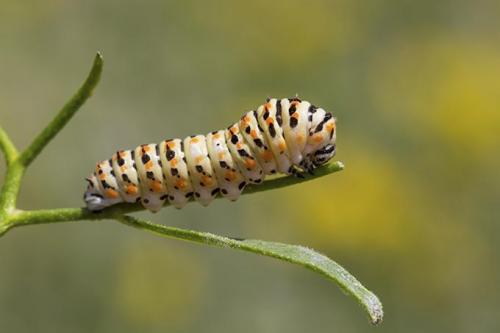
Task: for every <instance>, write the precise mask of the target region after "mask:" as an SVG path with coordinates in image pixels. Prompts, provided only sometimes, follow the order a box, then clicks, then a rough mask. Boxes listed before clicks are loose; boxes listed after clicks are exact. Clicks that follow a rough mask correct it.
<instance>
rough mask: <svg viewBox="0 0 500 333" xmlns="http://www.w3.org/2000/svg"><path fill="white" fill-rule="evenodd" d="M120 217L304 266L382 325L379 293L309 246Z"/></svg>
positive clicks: (144, 226)
mask: <svg viewBox="0 0 500 333" xmlns="http://www.w3.org/2000/svg"><path fill="white" fill-rule="evenodd" d="M116 219H117V220H118V221H119V222H121V223H123V224H126V225H128V226H132V227H134V228H138V229H142V230H146V231H149V232H152V233H155V234H157V235H160V236H164V237H171V238H177V239H182V240H186V241H191V242H196V243H201V244H206V245H212V246H217V247H223V248H233V249H237V250H243V251H248V252H252V253H256V254H260V255H264V256H268V257H272V258H277V259H280V260H284V261H288V262H291V263H294V264H297V265H301V266H303V267H306V268H308V269H310V270H312V271H314V272H317V273H320V274H322V275H324V276H326V277H327V278H329V279H330V280H333V281H334V282H335V283H337V284H338V285H339V286H340V288H342V289H343V290H344V291H345V292H346V293H347V294H348V295H351V296H353V297H354V298H355V299H356V300H357V301H358V302H359V303H360V304H361V305H362V306H363V308H364V309H365V310H366V312H367V313H368V315H369V317H370V320H371V322H372V323H373V324H379V323H380V322H381V321H382V317H383V315H384V313H383V309H382V304H381V303H380V301H379V299H378V298H377V296H375V294H373V293H372V292H371V291H369V290H368V289H366V288H365V287H364V286H363V285H362V284H361V283H360V282H359V281H358V280H357V279H356V278H355V277H354V276H352V275H351V274H350V273H349V272H348V271H347V270H346V269H344V268H343V267H342V266H340V265H339V264H337V263H336V262H335V261H333V260H331V259H330V258H328V257H326V256H325V255H322V254H320V253H318V252H315V251H313V250H311V249H309V248H306V247H303V246H298V245H288V244H282V243H274V242H266V241H262V240H250V239H248V240H237V239H232V238H228V237H223V236H218V235H214V234H211V233H207V232H200V231H193V230H185V229H179V228H173V227H167V226H163V225H158V224H154V223H151V222H149V221H146V220H143V219H139V218H135V217H132V216H127V215H123V216H117V217H116Z"/></svg>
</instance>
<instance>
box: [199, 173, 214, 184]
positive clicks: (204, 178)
mask: <svg viewBox="0 0 500 333" xmlns="http://www.w3.org/2000/svg"><path fill="white" fill-rule="evenodd" d="M201 181H202V182H203V184H205V186H212V185H213V181H212V178H211V177H210V176H206V175H203V176H201Z"/></svg>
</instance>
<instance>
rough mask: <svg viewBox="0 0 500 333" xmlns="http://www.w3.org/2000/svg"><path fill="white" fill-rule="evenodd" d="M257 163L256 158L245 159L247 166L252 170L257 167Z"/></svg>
mask: <svg viewBox="0 0 500 333" xmlns="http://www.w3.org/2000/svg"><path fill="white" fill-rule="evenodd" d="M256 165H257V163H256V162H255V160H253V159H251V158H247V159H246V160H245V166H246V167H247V168H248V169H250V170H253V169H255V166H256Z"/></svg>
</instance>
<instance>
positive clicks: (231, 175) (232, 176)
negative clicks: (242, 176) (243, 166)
mask: <svg viewBox="0 0 500 333" xmlns="http://www.w3.org/2000/svg"><path fill="white" fill-rule="evenodd" d="M224 178H227V179H229V181H233V180H235V179H236V172H234V171H231V170H228V171H226V173H225V174H224Z"/></svg>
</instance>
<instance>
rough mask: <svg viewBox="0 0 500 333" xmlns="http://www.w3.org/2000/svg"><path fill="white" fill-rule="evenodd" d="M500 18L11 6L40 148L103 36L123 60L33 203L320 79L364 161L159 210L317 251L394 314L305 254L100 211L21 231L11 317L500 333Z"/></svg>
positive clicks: (12, 107) (201, 226)
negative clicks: (193, 237)
mask: <svg viewBox="0 0 500 333" xmlns="http://www.w3.org/2000/svg"><path fill="white" fill-rule="evenodd" d="M499 14H500V3H499V2H498V1H451V0H445V1H430V0H423V1H400V0H386V1H350V0H349V1H348V0H338V1H327V0H323V1H316V0H308V1H299V0H287V1H264V0H254V1H229V0H225V1H213V2H209V1H131V0H120V1H116V0H115V1H98V0H86V1H79V2H77V1H63V0H51V1H14V0H11V1H9V0H2V1H0V123H1V124H2V126H3V127H4V128H5V129H6V130H7V131H8V132H9V133H10V134H11V136H12V137H13V139H14V141H15V142H16V143H17V144H18V145H19V146H20V147H23V146H25V145H26V144H27V143H28V142H29V141H30V140H31V138H32V137H33V136H34V135H35V134H36V133H37V132H38V131H39V130H40V129H41V128H42V127H43V126H45V124H46V123H47V122H48V121H49V120H50V119H51V118H52V117H53V116H54V114H55V112H56V110H57V109H58V108H59V107H60V106H61V105H62V104H63V102H64V101H65V100H66V99H67V98H68V97H69V96H71V94H72V93H73V92H74V91H75V89H76V88H77V87H78V86H79V85H80V83H81V82H82V80H83V78H84V77H85V75H86V74H87V71H88V69H89V67H90V63H91V61H92V58H93V56H94V53H95V51H96V50H100V51H102V53H103V55H104V59H105V70H104V74H103V78H102V81H101V84H100V85H99V87H98V89H97V91H96V92H95V94H94V96H93V98H92V99H91V100H90V101H89V102H88V103H87V104H86V105H85V106H84V108H83V109H82V110H81V111H80V112H79V113H78V114H77V115H76V117H75V118H74V120H73V121H72V122H71V123H70V124H69V125H68V126H67V127H66V128H65V129H64V131H63V132H61V133H60V135H59V136H57V138H56V139H55V140H54V141H53V142H52V144H51V145H50V146H49V147H47V149H46V150H45V151H44V152H43V154H42V155H41V156H40V157H39V158H38V159H37V160H36V162H35V163H34V164H33V165H32V168H31V169H30V170H29V172H28V174H27V175H26V182H25V183H24V186H23V187H22V193H21V198H20V202H19V204H20V207H21V208H24V209H36V208H50V207H75V206H80V205H82V199H81V197H82V192H83V190H84V188H85V182H84V180H83V178H84V177H85V176H86V175H87V173H89V172H90V170H91V169H92V168H93V165H94V162H95V161H97V160H100V159H104V158H107V157H108V156H109V155H110V154H111V153H113V152H114V151H115V150H116V149H117V148H132V147H135V146H136V145H137V144H140V143H149V142H159V141H160V140H162V139H165V138H169V137H183V136H185V135H188V134H193V133H206V132H208V131H211V130H213V129H217V128H221V127H225V126H227V125H229V124H230V123H231V122H233V121H235V120H236V119H238V117H239V116H240V115H241V114H242V113H243V112H244V111H246V110H249V109H252V108H254V107H255V106H257V105H259V104H261V103H262V102H263V101H264V100H265V98H266V97H267V96H277V97H288V96H293V95H295V94H296V93H298V94H299V96H300V97H302V98H304V99H306V100H309V101H312V102H313V103H315V104H317V105H320V106H322V107H324V108H325V109H328V110H332V111H333V112H334V114H335V115H336V117H337V118H338V123H339V126H338V131H339V132H338V133H339V134H338V155H337V157H336V159H338V160H341V161H343V162H344V163H345V165H346V169H345V171H343V172H341V173H337V174H334V175H331V176H328V177H326V178H322V179H321V180H316V181H313V182H309V183H307V184H302V185H297V186H295V187H290V188H287V189H284V190H279V191H271V192H266V193H262V194H258V195H251V196H244V197H242V198H241V199H240V200H239V201H238V202H236V203H230V202H227V201H224V200H217V201H216V202H214V203H213V204H211V206H210V207H209V208H202V207H201V206H199V205H189V206H188V207H187V208H185V209H183V210H175V209H171V208H169V209H164V210H163V211H161V212H160V213H158V214H156V215H151V214H148V213H142V214H139V215H141V216H147V217H148V218H150V219H152V220H153V221H155V222H159V223H164V224H167V225H172V226H181V227H186V228H193V229H198V230H207V231H211V232H215V233H220V234H223V235H231V236H238V237H244V238H259V239H266V240H274V241H281V242H287V243H294V244H302V245H307V246H309V247H312V248H315V249H317V250H319V251H321V252H323V253H325V254H327V255H328V256H330V257H331V258H333V259H335V260H336V261H338V262H339V263H341V264H343V265H344V266H345V267H346V268H347V269H349V270H350V271H351V272H352V273H353V274H354V275H356V276H357V277H358V278H359V279H360V280H361V281H362V282H363V283H364V284H365V285H366V286H367V287H368V288H369V289H371V290H373V291H374V292H375V293H376V294H377V295H378V296H379V297H380V298H381V300H382V301H383V304H384V308H385V312H386V316H385V321H384V323H383V324H382V325H381V326H380V327H372V326H371V325H370V324H369V323H368V321H367V319H366V317H365V316H364V313H363V312H362V310H361V308H360V307H359V306H358V305H357V304H356V303H355V302H354V301H353V300H352V299H350V298H348V297H346V296H345V295H343V293H342V292H341V291H340V290H339V289H338V288H337V287H336V286H335V285H334V284H332V283H331V282H329V281H326V280H325V279H323V278H322V277H320V276H318V275H316V274H313V273H311V272H310V271H307V270H305V269H303V268H300V267H297V266H292V265H288V264H284V263H281V262H278V261H275V260H273V259H269V258H264V257H259V256H255V255H252V254H245V253H239V252H235V251H231V250H223V249H217V248H209V247H206V246H200V245H194V244H188V243H182V242H179V241H176V240H169V239H161V238H159V237H155V236H153V235H151V234H148V233H144V232H140V231H137V230H132V229H129V228H126V227H124V226H122V225H120V224H117V223H114V222H81V223H68V224H59V225H42V226H36V227H29V228H22V229H16V230H14V231H12V232H11V233H9V234H7V235H6V236H5V237H3V238H2V239H0V331H2V332H113V331H116V332H306V331H307V332H371V331H380V332H456V333H459V332H493V331H498V329H499V327H500V293H499V283H500V265H499V261H500V256H499V251H500V245H499V242H500V226H499V218H500V214H499V206H500V177H499V169H500V141H499V134H498V133H499V131H498V126H499V125H498V124H499V123H500V94H499V84H500V19H499ZM4 170H5V168H4V166H3V163H2V166H0V172H1V173H2V174H3V171H4ZM1 177H3V176H1ZM0 179H1V178H0Z"/></svg>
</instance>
